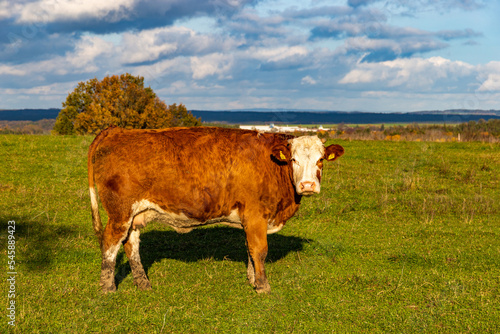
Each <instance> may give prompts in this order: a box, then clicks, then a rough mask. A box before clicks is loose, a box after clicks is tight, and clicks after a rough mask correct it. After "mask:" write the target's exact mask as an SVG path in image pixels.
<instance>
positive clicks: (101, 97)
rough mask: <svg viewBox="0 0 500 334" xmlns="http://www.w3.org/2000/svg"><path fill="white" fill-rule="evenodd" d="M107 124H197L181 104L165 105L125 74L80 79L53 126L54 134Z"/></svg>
mask: <svg viewBox="0 0 500 334" xmlns="http://www.w3.org/2000/svg"><path fill="white" fill-rule="evenodd" d="M110 125H116V126H119V127H122V128H126V129H159V128H166V127H172V126H199V125H201V119H200V118H196V117H194V116H193V115H192V114H191V113H190V112H189V111H188V110H187V109H186V107H185V106H184V105H182V104H179V105H177V104H172V105H170V106H167V105H166V104H165V102H163V101H162V100H160V99H159V98H158V97H157V96H156V94H155V93H154V92H153V90H152V89H151V88H150V87H146V88H145V87H144V78H143V77H140V76H137V77H135V76H132V75H130V74H128V73H126V74H122V75H120V76H118V75H113V76H107V77H105V78H104V79H103V80H101V81H99V80H97V78H94V79H91V80H88V81H86V82H80V83H79V84H78V86H77V87H76V88H75V90H74V91H73V92H71V93H69V95H68V96H67V97H66V102H63V109H62V110H61V111H60V113H59V115H58V116H57V119H56V124H55V126H54V132H55V133H57V134H97V133H99V132H100V131H102V130H104V129H105V128H107V127H108V126H110Z"/></svg>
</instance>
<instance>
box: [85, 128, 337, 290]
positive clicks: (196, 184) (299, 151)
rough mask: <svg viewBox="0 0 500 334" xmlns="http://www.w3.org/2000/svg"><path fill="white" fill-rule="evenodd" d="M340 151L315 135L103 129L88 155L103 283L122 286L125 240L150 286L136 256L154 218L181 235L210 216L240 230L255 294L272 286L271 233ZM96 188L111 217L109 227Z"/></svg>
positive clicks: (139, 278)
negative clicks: (118, 274)
mask: <svg viewBox="0 0 500 334" xmlns="http://www.w3.org/2000/svg"><path fill="white" fill-rule="evenodd" d="M343 153H344V149H343V148H342V146H340V145H330V146H328V147H326V148H325V147H324V146H323V143H322V142H321V140H320V139H319V138H318V137H316V136H311V137H309V136H304V137H296V138H295V137H292V136H288V135H283V134H270V133H258V132H256V131H247V130H234V129H222V128H210V127H199V128H171V129H164V130H124V129H121V128H116V127H113V128H108V129H106V130H104V131H103V132H101V133H100V134H99V135H98V136H97V137H96V138H95V139H94V142H93V143H92V145H91V146H90V149H89V153H88V177H89V188H90V199H91V204H92V220H93V225H94V230H95V233H96V234H97V236H98V238H99V242H100V245H101V251H102V266H101V279H100V285H101V287H102V290H103V291H104V292H109V291H115V290H116V286H115V282H114V270H115V261H116V256H117V253H118V250H119V249H120V246H121V244H123V245H124V248H125V253H126V254H127V257H128V259H129V263H130V267H131V269H132V274H133V277H134V283H135V284H136V285H137V286H138V287H139V288H140V289H150V288H151V283H150V282H149V280H148V278H147V276H146V273H145V272H144V268H143V266H142V263H141V259H140V256H139V233H140V228H141V227H143V226H145V225H146V224H147V223H148V222H150V221H152V220H155V221H160V222H164V223H166V224H168V225H170V226H171V227H173V228H174V229H175V230H176V231H177V232H181V233H185V232H189V231H191V230H192V229H193V228H195V227H198V226H202V225H206V224H213V223H222V224H227V225H230V226H233V227H239V228H243V229H244V231H245V234H246V244H247V250H248V269H247V276H248V279H249V281H250V283H251V284H252V285H253V286H254V287H255V289H256V291H257V292H268V291H270V286H269V283H268V281H267V278H266V274H265V271H264V260H265V258H266V255H267V234H269V233H274V232H277V231H279V230H281V228H283V226H284V224H285V222H286V221H287V220H288V219H290V218H291V217H292V216H293V215H294V213H295V212H296V211H297V209H298V208H299V204H300V199H301V197H302V195H310V194H314V193H319V191H320V181H321V174H322V167H323V161H324V160H327V161H332V160H335V159H337V158H338V157H340V156H341V155H342V154H343ZM97 193H99V197H100V198H101V202H102V205H103V206H104V208H105V209H106V211H107V213H108V217H109V218H108V223H107V225H106V228H105V229H104V231H103V227H102V223H101V220H100V217H99V210H98V197H97Z"/></svg>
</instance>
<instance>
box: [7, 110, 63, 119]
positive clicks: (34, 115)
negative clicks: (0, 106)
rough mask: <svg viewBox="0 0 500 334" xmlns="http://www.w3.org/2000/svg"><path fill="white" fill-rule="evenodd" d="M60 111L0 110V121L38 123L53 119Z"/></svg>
mask: <svg viewBox="0 0 500 334" xmlns="http://www.w3.org/2000/svg"><path fill="white" fill-rule="evenodd" d="M59 111H61V109H55V108H53V109H9V110H0V121H39V120H42V119H55V118H57V115H58V114H59Z"/></svg>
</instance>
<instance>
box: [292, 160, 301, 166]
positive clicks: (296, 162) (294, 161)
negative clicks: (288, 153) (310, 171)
mask: <svg viewBox="0 0 500 334" xmlns="http://www.w3.org/2000/svg"><path fill="white" fill-rule="evenodd" d="M290 161H291V162H293V163H294V164H297V166H300V164H299V162H298V161H297V160H295V159H294V158H292V159H290Z"/></svg>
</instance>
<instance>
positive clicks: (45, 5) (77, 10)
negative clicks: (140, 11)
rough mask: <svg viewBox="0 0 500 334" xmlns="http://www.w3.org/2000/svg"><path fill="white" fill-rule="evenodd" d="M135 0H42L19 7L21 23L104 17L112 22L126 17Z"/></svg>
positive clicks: (19, 20)
mask: <svg viewBox="0 0 500 334" xmlns="http://www.w3.org/2000/svg"><path fill="white" fill-rule="evenodd" d="M134 3H135V1H134V0H114V1H103V0H40V1H35V2H31V3H27V4H24V5H23V6H22V7H18V10H19V11H20V12H19V14H18V15H19V17H18V22H20V23H35V22H43V23H49V22H56V21H72V20H80V19H89V18H93V19H102V18H104V17H106V18H107V19H108V20H109V21H111V22H117V21H119V20H120V19H123V18H126V17H127V16H128V15H129V14H130V12H129V11H130V10H131V9H132V8H133V5H134Z"/></svg>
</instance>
